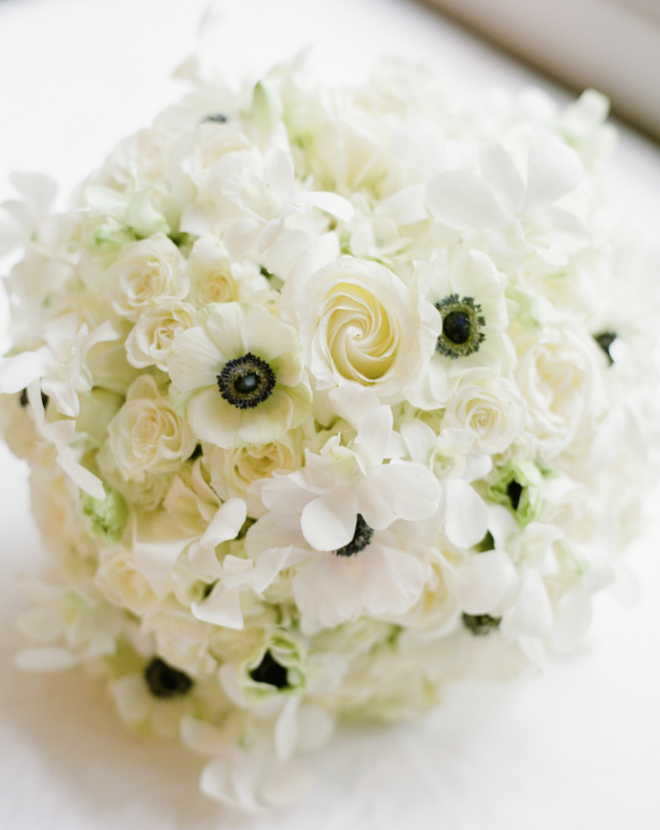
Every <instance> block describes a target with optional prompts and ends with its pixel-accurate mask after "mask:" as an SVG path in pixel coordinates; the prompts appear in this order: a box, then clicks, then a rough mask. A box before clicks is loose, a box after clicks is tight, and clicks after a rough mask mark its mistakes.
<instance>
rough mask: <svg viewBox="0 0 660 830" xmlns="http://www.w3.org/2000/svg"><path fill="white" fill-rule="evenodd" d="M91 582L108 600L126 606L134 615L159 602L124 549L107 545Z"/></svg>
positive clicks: (129, 553)
mask: <svg viewBox="0 0 660 830" xmlns="http://www.w3.org/2000/svg"><path fill="white" fill-rule="evenodd" d="M95 581H96V584H97V585H98V586H99V588H100V589H101V590H102V591H103V593H104V594H105V596H106V597H107V598H108V599H109V600H110V602H114V603H115V604H116V605H123V606H126V608H128V609H129V611H132V612H133V613H134V614H144V612H145V611H147V610H148V609H149V608H152V607H153V606H154V605H156V603H157V602H158V601H159V597H158V595H157V594H156V593H155V592H154V590H153V588H152V587H151V585H150V584H149V582H148V581H147V580H146V578H145V577H144V576H143V575H142V574H141V573H140V571H138V569H137V567H136V565H135V559H134V558H133V554H132V552H131V551H130V550H128V549H127V548H123V547H116V548H109V549H107V550H104V551H103V552H102V553H101V561H100V564H99V567H98V570H97V571H96V579H95Z"/></svg>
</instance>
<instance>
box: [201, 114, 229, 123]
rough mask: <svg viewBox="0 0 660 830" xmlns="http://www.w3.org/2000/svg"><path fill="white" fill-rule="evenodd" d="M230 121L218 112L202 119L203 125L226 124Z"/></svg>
mask: <svg viewBox="0 0 660 830" xmlns="http://www.w3.org/2000/svg"><path fill="white" fill-rule="evenodd" d="M228 120H229V119H228V118H227V116H226V115H223V114H222V113H221V112H217V113H212V114H211V115H207V116H206V117H205V118H202V124H208V123H211V124H226V123H227V121H228Z"/></svg>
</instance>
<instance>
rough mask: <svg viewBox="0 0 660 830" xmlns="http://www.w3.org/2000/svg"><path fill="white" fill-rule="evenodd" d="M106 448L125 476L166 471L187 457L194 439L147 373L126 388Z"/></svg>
mask: <svg viewBox="0 0 660 830" xmlns="http://www.w3.org/2000/svg"><path fill="white" fill-rule="evenodd" d="M108 432H109V436H110V437H109V442H110V449H111V451H112V453H113V455H114V459H115V463H116V465H117V467H118V469H119V471H120V472H121V474H122V475H123V476H124V478H125V479H129V480H130V479H141V478H142V477H143V476H144V475H145V474H146V473H155V474H158V473H168V472H173V471H174V470H176V469H178V468H179V467H180V466H181V464H182V462H183V461H185V459H186V458H189V457H190V456H191V455H192V453H193V451H194V449H195V447H196V445H197V441H196V439H195V437H194V436H193V434H192V431H191V429H190V427H189V426H188V424H187V423H186V421H184V420H183V418H181V417H180V416H179V415H178V414H177V413H176V412H175V411H174V409H173V408H172V405H171V404H170V402H169V400H168V398H165V397H161V396H160V395H159V392H158V389H157V387H156V382H155V381H154V379H153V378H152V377H151V376H150V375H142V376H141V377H140V378H138V379H137V380H136V381H135V383H134V384H133V385H132V386H131V388H130V389H129V390H128V396H127V398H126V403H125V404H124V406H123V407H122V408H121V409H120V410H119V412H118V413H117V415H116V416H115V417H114V418H113V420H112V421H111V423H110V426H109V427H108Z"/></svg>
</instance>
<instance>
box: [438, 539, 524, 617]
mask: <svg viewBox="0 0 660 830" xmlns="http://www.w3.org/2000/svg"><path fill="white" fill-rule="evenodd" d="M514 575H515V573H514V567H513V565H512V563H511V560H510V559H509V557H508V556H507V555H506V554H505V553H503V552H502V551H494V550H493V551H487V552H486V553H475V554H470V555H469V556H468V558H467V560H466V561H465V562H463V563H462V564H461V565H460V566H459V567H458V568H456V569H453V568H451V569H445V579H446V581H447V584H448V585H449V586H451V587H450V592H451V594H452V595H453V596H454V597H455V598H456V601H457V602H458V604H459V605H460V607H461V608H462V609H463V611H465V612H466V613H467V614H487V613H489V612H490V611H491V610H492V609H493V608H494V607H495V605H497V603H498V602H499V601H500V600H501V599H502V597H503V595H504V593H505V591H506V590H507V588H508V587H509V586H510V585H511V582H512V580H513V578H514Z"/></svg>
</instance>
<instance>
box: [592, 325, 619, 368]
mask: <svg viewBox="0 0 660 830" xmlns="http://www.w3.org/2000/svg"><path fill="white" fill-rule="evenodd" d="M594 340H595V341H596V343H598V345H599V346H600V347H601V349H602V350H603V351H604V352H605V354H606V356H607V359H608V360H609V362H610V366H611V365H612V364H613V363H614V358H613V357H612V355H611V354H610V346H611V345H612V343H614V341H615V340H616V334H615V332H613V331H604V332H602V334H595V335H594Z"/></svg>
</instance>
